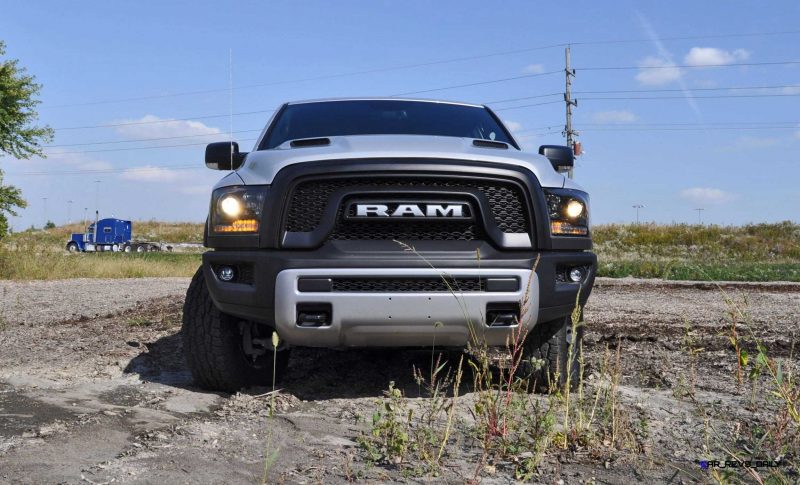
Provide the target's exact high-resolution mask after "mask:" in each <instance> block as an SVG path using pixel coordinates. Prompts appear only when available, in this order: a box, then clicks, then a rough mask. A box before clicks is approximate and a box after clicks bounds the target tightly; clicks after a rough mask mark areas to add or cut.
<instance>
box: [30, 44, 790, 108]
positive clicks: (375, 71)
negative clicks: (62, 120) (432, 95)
mask: <svg viewBox="0 0 800 485" xmlns="http://www.w3.org/2000/svg"><path fill="white" fill-rule="evenodd" d="M796 34H800V30H787V31H774V32H744V33H729V34H716V35H689V36H674V37H662V38H661V40H662V41H672V40H700V39H721V38H731V37H766V36H779V35H796ZM639 42H652V39H650V38H634V39H607V40H594V41H592V40H589V41H582V42H561V43H557V44H547V45H539V46H532V47H526V48H522V49H513V50H507V51H498V52H490V53H486V54H478V55H472V56H462V57H453V58H449V59H439V60H434V61H428V62H419V63H413V64H401V65H397V66H387V67H382V68H375V69H366V70H362V71H350V72H344V73H335V74H327V75H322V76H313V77H306V78H300V79H291V80H283V81H271V82H266V83H255V84H246V85H242V86H234V87H233V89H235V90H239V89H252V88H258V87H267V86H279V85H283V84H294V83H300V82H308V81H321V80H326V79H335V78H341V77H350V76H361V75H365V74H378V73H383V72H392V71H399V70H405V69H415V68H420V67H430V66H435V65H442V64H451V63H456V62H463V61H472V60H480V59H488V58H491V57H501V56H508V55H514V54H522V53H526V52H532V51H537V50H545V49H553V48H560V47H567V46H569V45H573V46H576V45H585V46H591V45H607V44H628V43H639ZM229 89H230V88H229V87H225V88H213V89H201V90H194V91H183V92H176V93H166V94H156V95H149V96H136V97H126V98H118V99H107V100H98V101H87V102H81V103H69V104H60V105H49V106H43V108H64V107H75V106H91V105H98V104H110V103H122V102H130V101H144V100H148V99H164V98H171V97H180V96H192V95H198V94H210V93H218V92H226V91H228V90H229Z"/></svg>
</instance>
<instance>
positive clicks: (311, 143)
mask: <svg viewBox="0 0 800 485" xmlns="http://www.w3.org/2000/svg"><path fill="white" fill-rule="evenodd" d="M330 144H331V139H330V138H303V139H302V140H292V141H291V142H289V146H290V147H292V148H304V147H324V146H328V145H330Z"/></svg>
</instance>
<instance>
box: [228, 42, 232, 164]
mask: <svg viewBox="0 0 800 485" xmlns="http://www.w3.org/2000/svg"><path fill="white" fill-rule="evenodd" d="M228 92H229V96H228V100H229V102H230V106H229V108H230V111H229V113H230V132H229V134H228V141H229V142H230V147H229V148H230V152H231V164H230V167H231V170H233V48H230V49H228Z"/></svg>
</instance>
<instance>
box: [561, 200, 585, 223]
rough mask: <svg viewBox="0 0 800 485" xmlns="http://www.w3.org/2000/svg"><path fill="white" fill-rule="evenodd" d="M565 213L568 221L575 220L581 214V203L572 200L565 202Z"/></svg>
mask: <svg viewBox="0 0 800 485" xmlns="http://www.w3.org/2000/svg"><path fill="white" fill-rule="evenodd" d="M565 212H566V213H567V217H569V218H570V219H576V218H578V216H580V215H581V214H583V203H582V202H580V201H577V200H575V199H573V200H571V201H569V202H567V210H566V211H565Z"/></svg>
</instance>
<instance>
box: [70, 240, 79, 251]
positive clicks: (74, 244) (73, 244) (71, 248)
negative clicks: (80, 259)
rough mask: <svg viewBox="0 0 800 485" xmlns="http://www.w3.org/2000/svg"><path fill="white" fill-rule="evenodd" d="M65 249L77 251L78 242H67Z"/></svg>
mask: <svg viewBox="0 0 800 485" xmlns="http://www.w3.org/2000/svg"><path fill="white" fill-rule="evenodd" d="M67 251H69V252H70V253H77V252H78V251H79V248H78V243H76V242H70V243H67Z"/></svg>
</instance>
